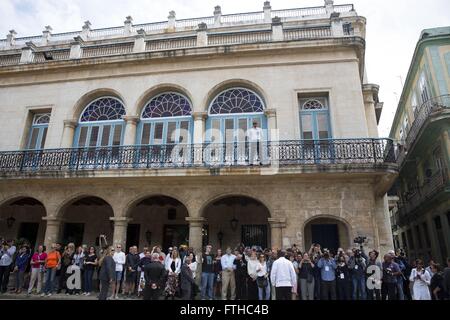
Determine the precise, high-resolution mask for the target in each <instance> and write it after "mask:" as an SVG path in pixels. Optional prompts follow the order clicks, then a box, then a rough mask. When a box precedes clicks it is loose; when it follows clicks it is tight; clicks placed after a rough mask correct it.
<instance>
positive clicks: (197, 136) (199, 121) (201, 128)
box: [192, 112, 208, 144]
mask: <svg viewBox="0 0 450 320" xmlns="http://www.w3.org/2000/svg"><path fill="white" fill-rule="evenodd" d="M192 116H193V117H194V137H193V142H194V143H195V144H200V143H203V142H204V136H205V121H206V118H207V117H208V113H207V112H194V113H193V114H192Z"/></svg>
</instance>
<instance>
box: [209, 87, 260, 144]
mask: <svg viewBox="0 0 450 320" xmlns="http://www.w3.org/2000/svg"><path fill="white" fill-rule="evenodd" d="M264 108H265V106H264V102H263V100H262V99H261V97H260V96H259V95H258V94H257V93H255V92H254V91H252V90H250V89H247V88H240V87H235V88H230V89H227V90H225V91H222V92H221V93H219V94H218V95H217V96H216V97H215V98H214V99H213V100H212V102H211V104H210V107H209V112H208V114H209V117H208V121H207V139H208V141H209V142H218V143H227V142H243V141H245V140H246V132H247V130H248V129H250V128H251V127H252V124H253V122H257V123H258V127H259V128H262V129H266V128H267V121H266V117H265V115H264Z"/></svg>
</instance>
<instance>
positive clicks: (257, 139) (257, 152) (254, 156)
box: [247, 121, 263, 166]
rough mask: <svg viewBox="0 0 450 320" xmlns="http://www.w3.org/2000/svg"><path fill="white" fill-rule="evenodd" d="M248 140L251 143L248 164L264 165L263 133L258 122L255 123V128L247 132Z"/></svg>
mask: <svg viewBox="0 0 450 320" xmlns="http://www.w3.org/2000/svg"><path fill="white" fill-rule="evenodd" d="M247 139H248V142H249V157H248V162H249V164H250V165H251V166H252V165H254V164H258V162H259V164H260V165H262V146H261V142H262V139H263V131H262V129H261V128H259V127H258V122H257V121H253V127H252V128H250V129H248V130H247Z"/></svg>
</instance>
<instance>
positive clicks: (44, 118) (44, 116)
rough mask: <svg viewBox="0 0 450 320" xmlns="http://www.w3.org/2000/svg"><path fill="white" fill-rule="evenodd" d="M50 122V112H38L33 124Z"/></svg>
mask: <svg viewBox="0 0 450 320" xmlns="http://www.w3.org/2000/svg"><path fill="white" fill-rule="evenodd" d="M49 122H50V113H41V114H36V115H35V116H34V119H33V125H35V124H48V123H49Z"/></svg>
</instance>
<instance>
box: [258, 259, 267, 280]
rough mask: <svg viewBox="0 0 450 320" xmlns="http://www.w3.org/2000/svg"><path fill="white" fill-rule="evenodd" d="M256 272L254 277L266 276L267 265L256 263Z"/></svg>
mask: <svg viewBox="0 0 450 320" xmlns="http://www.w3.org/2000/svg"><path fill="white" fill-rule="evenodd" d="M256 270H259V271H258V272H257V273H256V275H257V276H258V277H264V276H265V275H266V274H267V263H266V262H265V261H264V264H261V262H258V266H257V268H256Z"/></svg>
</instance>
